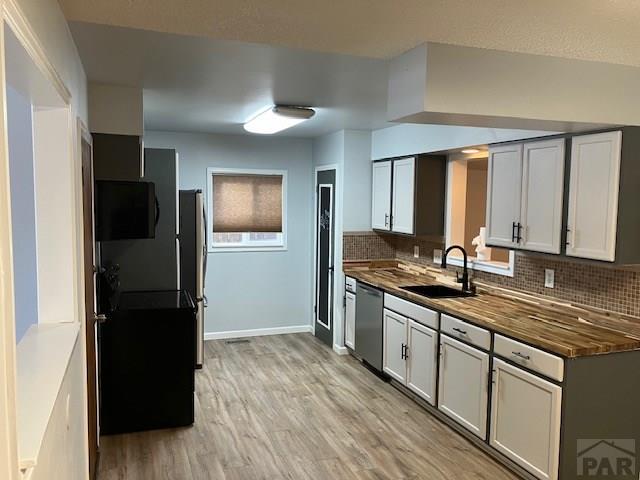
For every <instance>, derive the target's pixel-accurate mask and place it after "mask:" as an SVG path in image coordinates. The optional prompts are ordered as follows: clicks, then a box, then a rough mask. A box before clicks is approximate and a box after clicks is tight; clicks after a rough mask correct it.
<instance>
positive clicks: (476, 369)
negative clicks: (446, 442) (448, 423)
mask: <svg viewBox="0 0 640 480" xmlns="http://www.w3.org/2000/svg"><path fill="white" fill-rule="evenodd" d="M440 355H441V357H440V377H439V383H438V408H439V409H440V410H441V411H442V412H444V413H446V414H447V415H448V416H450V417H451V418H453V419H454V420H455V421H456V422H458V423H459V424H460V425H462V426H463V427H465V428H466V429H468V430H470V431H471V432H473V433H474V434H475V435H477V436H478V437H480V438H482V439H483V440H484V439H486V438H487V403H488V390H489V378H488V375H489V355H488V354H487V353H485V352H482V351H480V350H478V349H476V348H473V347H470V346H469V345H466V344H464V343H462V342H459V341H457V340H454V339H453V338H449V337H447V336H446V335H441V336H440Z"/></svg>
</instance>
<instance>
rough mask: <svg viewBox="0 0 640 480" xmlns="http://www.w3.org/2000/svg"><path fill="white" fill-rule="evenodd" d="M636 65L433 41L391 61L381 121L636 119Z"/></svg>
mask: <svg viewBox="0 0 640 480" xmlns="http://www.w3.org/2000/svg"><path fill="white" fill-rule="evenodd" d="M639 84H640V68H637V67H628V66H622V65H614V64H607V63H598V62H589V61H583V60H569V59H562V58H554V57H547V56H541V55H531V54H521V53H512V52H506V51H498V50H487V49H480V48H471V47H458V46H454V45H444V44H439V43H426V44H423V45H421V46H418V47H416V48H414V49H412V50H410V51H408V52H406V53H404V54H403V55H400V56H398V57H396V58H394V59H392V60H391V64H390V69H389V91H388V102H387V120H389V121H392V122H407V123H424V124H434V123H436V124H445V125H461V126H476V127H490V128H518V129H536V130H548V131H565V132H571V131H585V130H593V129H597V128H601V127H605V126H619V125H638V124H640V116H639V115H638V112H639V111H640V97H638V96H637V95H633V94H631V92H634V91H635V90H636V89H637V85H639Z"/></svg>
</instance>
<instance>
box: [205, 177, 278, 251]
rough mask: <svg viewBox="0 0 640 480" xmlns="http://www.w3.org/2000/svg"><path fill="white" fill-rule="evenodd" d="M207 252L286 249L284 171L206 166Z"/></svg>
mask: <svg viewBox="0 0 640 480" xmlns="http://www.w3.org/2000/svg"><path fill="white" fill-rule="evenodd" d="M207 178H208V181H207V184H208V189H209V190H208V191H209V195H208V198H209V218H210V219H211V221H210V225H209V231H208V232H207V233H208V235H209V251H212V252H224V251H227V252H230V251H258V250H284V249H286V223H287V222H286V198H287V195H286V192H287V172H286V171H284V170H246V169H242V170H241V169H222V168H210V169H208V170H207Z"/></svg>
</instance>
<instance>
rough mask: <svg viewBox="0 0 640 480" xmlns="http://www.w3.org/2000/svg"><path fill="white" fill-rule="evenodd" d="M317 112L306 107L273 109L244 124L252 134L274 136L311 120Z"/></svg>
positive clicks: (277, 107) (278, 107)
mask: <svg viewBox="0 0 640 480" xmlns="http://www.w3.org/2000/svg"><path fill="white" fill-rule="evenodd" d="M315 113H316V112H315V111H314V110H313V109H311V108H306V107H283V106H277V105H276V106H275V107H271V108H269V109H267V110H265V111H263V112H261V113H259V114H258V115H256V116H255V117H253V118H252V119H251V120H249V121H248V122H247V123H245V124H244V129H245V130H246V131H247V132H251V133H261V134H266V135H269V134H272V133H277V132H281V131H282V130H286V129H287V128H291V127H293V126H294V125H297V124H298V123H300V122H304V121H305V120H309V119H310V118H311V117H313V116H314V115H315Z"/></svg>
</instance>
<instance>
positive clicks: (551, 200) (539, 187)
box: [520, 139, 565, 253]
mask: <svg viewBox="0 0 640 480" xmlns="http://www.w3.org/2000/svg"><path fill="white" fill-rule="evenodd" d="M564 145H565V140H564V139H556V140H547V141H541V142H534V143H525V144H524V149H523V172H522V208H521V215H520V225H521V228H520V237H521V238H520V247H521V248H523V249H525V250H533V251H536V252H546V253H560V242H561V236H562V195H563V192H564Z"/></svg>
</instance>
